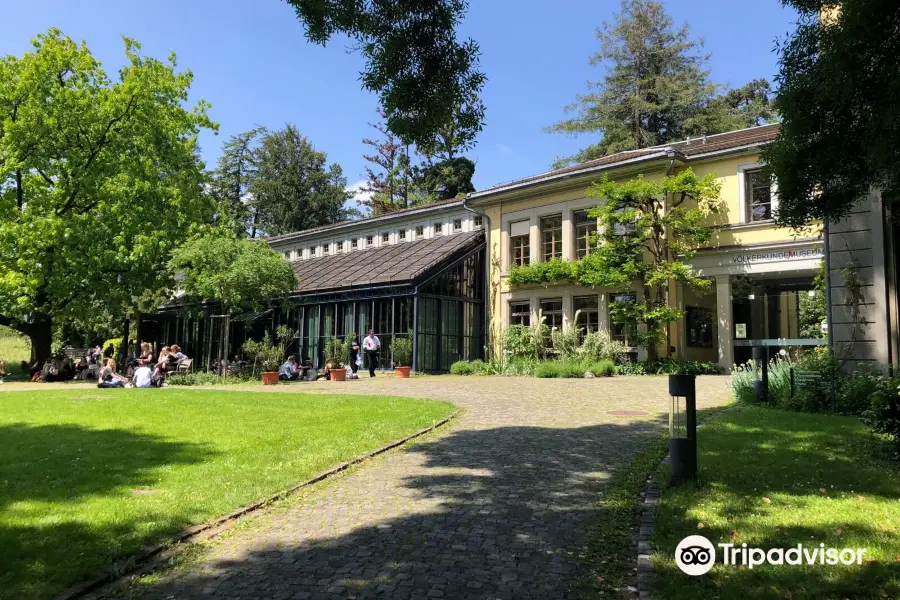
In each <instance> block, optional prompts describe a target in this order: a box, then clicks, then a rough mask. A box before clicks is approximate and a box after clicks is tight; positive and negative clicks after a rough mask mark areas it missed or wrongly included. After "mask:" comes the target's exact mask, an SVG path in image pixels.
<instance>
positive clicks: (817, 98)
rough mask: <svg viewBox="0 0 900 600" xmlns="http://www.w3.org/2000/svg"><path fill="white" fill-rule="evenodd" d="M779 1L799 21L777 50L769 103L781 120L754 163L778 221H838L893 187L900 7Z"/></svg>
mask: <svg viewBox="0 0 900 600" xmlns="http://www.w3.org/2000/svg"><path fill="white" fill-rule="evenodd" d="M784 4H787V5H790V6H792V7H793V8H795V9H797V11H799V13H800V18H799V21H798V25H797V30H796V31H795V32H794V34H793V36H791V37H790V38H789V39H788V40H786V41H784V42H783V43H782V44H781V46H780V48H779V51H780V53H781V58H780V61H779V64H780V68H779V73H778V76H777V78H776V81H777V83H778V93H777V95H776V97H775V107H776V108H777V110H778V112H779V114H780V115H781V118H782V124H781V130H780V131H779V134H778V137H777V138H776V139H775V141H774V142H773V143H772V144H770V145H768V147H766V149H765V150H764V152H763V160H764V161H765V162H766V164H767V165H768V166H769V168H770V171H771V173H772V175H774V177H775V179H776V180H777V181H778V197H779V201H778V214H777V220H778V221H780V222H781V223H782V224H784V225H788V226H791V227H802V226H804V225H805V224H807V223H809V222H810V221H813V220H816V219H823V220H829V221H832V222H833V221H837V220H839V219H840V218H842V217H844V216H846V215H847V214H848V213H849V212H850V210H851V209H852V207H853V206H854V205H855V204H856V202H857V201H858V200H859V199H860V198H861V197H863V196H865V195H866V194H867V193H868V191H869V190H870V189H871V188H873V187H883V188H887V189H891V188H893V189H896V186H897V173H900V103H898V102H897V94H898V90H900V71H898V69H897V64H898V62H900V36H898V35H897V32H898V31H900V4H897V3H896V2H885V1H883V0H842V1H841V2H826V1H824V0H802V1H801V0H784ZM835 7H837V9H836V8H835ZM819 15H823V18H819Z"/></svg>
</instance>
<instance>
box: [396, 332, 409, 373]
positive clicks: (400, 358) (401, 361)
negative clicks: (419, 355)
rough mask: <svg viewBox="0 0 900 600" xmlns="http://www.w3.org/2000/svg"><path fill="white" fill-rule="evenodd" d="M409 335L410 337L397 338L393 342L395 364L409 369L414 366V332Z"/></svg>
mask: <svg viewBox="0 0 900 600" xmlns="http://www.w3.org/2000/svg"><path fill="white" fill-rule="evenodd" d="M407 335H408V337H395V338H394V339H393V341H391V353H392V354H393V355H394V364H395V365H397V366H398V367H408V366H410V365H412V354H413V341H412V332H411V331H410V332H408V334H407Z"/></svg>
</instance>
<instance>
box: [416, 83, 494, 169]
mask: <svg viewBox="0 0 900 600" xmlns="http://www.w3.org/2000/svg"><path fill="white" fill-rule="evenodd" d="M483 128H484V104H482V102H481V100H480V99H479V98H478V97H477V96H473V97H471V98H469V99H468V100H467V101H466V102H464V103H462V104H460V105H459V106H457V107H456V108H455V109H454V110H453V114H452V115H451V118H450V119H449V120H448V121H447V122H446V123H444V124H442V125H441V126H440V127H438V129H437V130H436V131H435V132H434V134H433V136H432V138H431V139H430V140H428V141H427V143H420V144H419V145H418V150H419V152H420V153H421V154H422V155H424V156H425V157H426V158H427V160H428V162H429V163H431V162H449V161H453V160H454V159H455V158H458V157H459V155H460V154H462V153H463V152H466V151H468V150H471V149H472V148H474V147H475V140H476V138H477V137H478V134H479V133H481V130H482V129H483Z"/></svg>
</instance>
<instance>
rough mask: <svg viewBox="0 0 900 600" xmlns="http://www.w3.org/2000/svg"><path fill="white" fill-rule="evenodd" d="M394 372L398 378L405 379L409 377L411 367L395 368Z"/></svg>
mask: <svg viewBox="0 0 900 600" xmlns="http://www.w3.org/2000/svg"><path fill="white" fill-rule="evenodd" d="M394 372H395V373H396V374H397V376H398V377H403V378H404V379H405V378H407V377H409V367H394Z"/></svg>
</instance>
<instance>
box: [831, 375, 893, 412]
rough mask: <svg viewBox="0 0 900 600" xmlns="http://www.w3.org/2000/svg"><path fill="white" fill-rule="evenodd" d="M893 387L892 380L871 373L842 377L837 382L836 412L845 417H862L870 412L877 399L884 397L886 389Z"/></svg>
mask: <svg viewBox="0 0 900 600" xmlns="http://www.w3.org/2000/svg"><path fill="white" fill-rule="evenodd" d="M892 385H893V384H892V382H891V380H890V379H888V378H886V377H884V376H882V375H879V374H877V373H871V372H869V371H854V372H852V373H849V374H846V375H841V377H840V378H839V379H838V381H837V394H836V395H835V410H836V411H837V412H839V413H841V414H844V415H861V414H863V413H864V412H866V411H868V410H870V409H871V408H872V403H873V401H874V400H875V399H876V397H879V396H882V395H884V394H885V390H886V388H890V386H892ZM890 391H891V390H890V389H888V390H887V392H888V393H890Z"/></svg>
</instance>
